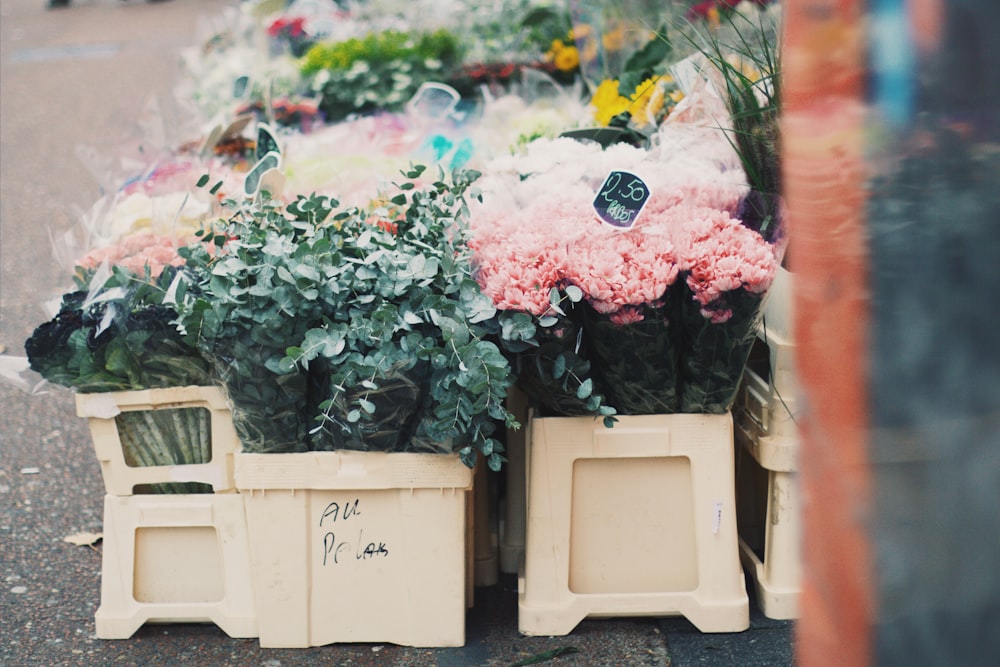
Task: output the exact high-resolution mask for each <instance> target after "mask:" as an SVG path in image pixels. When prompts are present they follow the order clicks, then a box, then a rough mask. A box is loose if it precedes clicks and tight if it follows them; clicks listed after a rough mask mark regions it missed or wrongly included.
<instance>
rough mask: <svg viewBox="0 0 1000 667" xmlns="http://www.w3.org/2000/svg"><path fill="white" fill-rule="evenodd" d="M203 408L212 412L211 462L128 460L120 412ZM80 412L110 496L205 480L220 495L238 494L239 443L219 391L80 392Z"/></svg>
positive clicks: (227, 405) (224, 398)
mask: <svg viewBox="0 0 1000 667" xmlns="http://www.w3.org/2000/svg"><path fill="white" fill-rule="evenodd" d="M174 408H192V409H193V408H201V409H205V410H208V411H209V414H210V424H211V426H210V437H211V447H212V458H211V460H210V461H209V462H207V463H198V464H189V465H164V466H145V467H133V466H129V465H128V464H127V463H126V462H125V456H124V454H123V452H122V443H121V437H120V436H119V433H118V426H117V424H116V422H115V417H117V416H118V415H119V414H121V413H122V412H132V411H139V410H164V409H174ZM76 414H77V416H79V417H83V418H85V419H87V420H88V422H89V426H90V434H91V438H92V439H93V441H94V449H95V450H96V452H97V458H98V460H99V461H100V463H101V474H102V475H103V477H104V486H105V489H106V490H107V492H108V493H110V494H113V495H117V496H130V495H132V494H133V493H134V488H135V487H136V486H137V485H140V484H158V483H165V482H201V483H203V484H209V485H211V486H212V489H213V490H214V491H215V492H216V493H220V492H226V491H235V489H236V487H235V484H234V482H233V454H234V453H235V452H236V451H237V450H238V449H239V440H238V438H237V436H236V431H235V429H234V428H233V419H232V414H231V412H230V410H229V403H228V401H227V398H226V396H225V393H224V392H223V391H222V390H221V389H219V388H218V387H169V388H165V389H145V390H140V391H117V392H108V393H98V394H77V395H76Z"/></svg>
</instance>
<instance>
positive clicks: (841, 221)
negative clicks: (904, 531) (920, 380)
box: [782, 0, 874, 667]
mask: <svg viewBox="0 0 1000 667" xmlns="http://www.w3.org/2000/svg"><path fill="white" fill-rule="evenodd" d="M863 11H864V3H863V2H861V1H860V0H788V1H787V2H786V4H785V7H784V12H785V13H784V29H785V38H784V47H783V51H782V82H783V86H784V88H783V95H784V109H783V112H782V115H783V120H782V141H783V142H784V144H783V147H782V148H783V157H784V170H785V200H786V204H787V207H788V224H789V233H790V236H791V239H792V241H791V247H790V249H789V252H790V256H789V262H790V266H789V268H790V269H791V270H792V272H793V273H794V274H795V283H794V284H795V304H794V308H793V312H795V322H794V326H795V329H796V330H795V338H796V342H797V346H796V349H797V352H798V357H797V359H796V363H797V364H798V368H799V371H800V381H801V383H802V389H803V398H804V399H805V404H804V407H805V415H806V416H805V419H804V421H803V422H801V423H800V425H799V426H800V428H801V432H802V436H803V447H802V450H801V454H800V457H801V459H800V461H799V470H800V483H801V484H802V498H803V507H802V520H803V541H804V544H803V565H804V572H803V582H802V597H801V600H800V620H799V623H798V626H797V633H798V634H797V639H796V651H797V656H796V657H797V663H798V664H800V665H802V667H813V666H816V665H833V664H837V665H840V666H841V667H855V666H859V665H866V664H868V656H869V655H870V653H871V638H870V632H871V624H872V620H873V614H874V603H873V590H872V579H871V569H872V564H871V559H872V556H871V546H870V543H869V541H868V538H867V535H866V532H865V526H864V523H863V520H864V518H865V516H866V511H867V507H868V504H869V499H870V496H871V480H870V468H869V461H868V452H867V450H866V436H867V433H868V427H869V424H868V419H869V417H868V414H867V402H868V397H867V387H866V383H865V358H866V356H867V355H866V349H865V348H866V345H867V335H868V316H869V314H868V298H867V263H868V257H867V251H866V248H865V239H864V234H865V223H864V205H865V200H864V194H863V185H864V182H863V179H864V164H863V159H864V156H863V152H862V151H863V148H864V146H863V128H864V106H863V103H862V99H861V97H862V91H863V88H862V86H863V78H864V76H863V75H864V70H863V48H864V43H863V39H864V35H863V30H862V17H863Z"/></svg>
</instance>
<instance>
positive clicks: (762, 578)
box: [733, 271, 802, 619]
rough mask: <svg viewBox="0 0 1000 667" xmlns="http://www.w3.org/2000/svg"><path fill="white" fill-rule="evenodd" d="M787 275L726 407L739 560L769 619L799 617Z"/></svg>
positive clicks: (799, 561) (793, 396)
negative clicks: (733, 449)
mask: <svg viewBox="0 0 1000 667" xmlns="http://www.w3.org/2000/svg"><path fill="white" fill-rule="evenodd" d="M791 276H792V274H789V273H788V272H787V271H783V273H781V274H779V278H782V279H783V280H782V282H780V283H779V282H778V281H777V280H776V283H775V287H777V288H778V293H777V294H774V295H772V297H771V298H770V299H769V301H768V304H769V307H770V309H771V311H769V312H772V311H773V312H774V313H777V315H772V316H771V318H770V319H768V317H767V315H765V325H766V327H762V328H761V330H760V332H759V333H758V341H757V343H756V345H755V350H753V351H751V361H750V364H749V365H748V367H747V370H746V371H745V373H744V375H743V380H742V382H741V384H740V388H739V391H738V392H737V397H736V401H735V404H734V406H733V418H734V422H735V437H736V443H737V477H736V481H737V503H738V507H737V510H738V526H739V534H740V556H741V558H742V560H743V564H744V567H746V569H747V572H748V574H749V576H750V577H751V579H752V581H753V584H754V588H755V589H756V593H757V604H758V606H759V607H760V608H761V611H762V612H763V613H764V615H765V616H767V617H769V618H775V619H794V618H797V617H798V602H799V594H800V587H801V583H800V582H801V577H802V557H801V554H800V546H801V545H800V538H801V518H800V514H801V510H800V499H799V493H798V479H797V474H796V471H797V465H798V464H797V457H798V450H799V433H798V428H797V426H796V421H795V420H796V416H797V413H798V402H799V401H798V383H797V379H796V370H795V346H794V345H793V344H792V342H791V341H790V338H788V337H790V336H791V330H790V313H789V312H788V308H789V306H788V304H787V303H786V305H785V306H782V305H781V304H782V302H783V301H786V302H787V301H790V296H791V295H790V289H791V287H790V281H791ZM772 289H773V288H772ZM774 322H776V323H777V325H776V326H772V323H774ZM755 359H756V361H755Z"/></svg>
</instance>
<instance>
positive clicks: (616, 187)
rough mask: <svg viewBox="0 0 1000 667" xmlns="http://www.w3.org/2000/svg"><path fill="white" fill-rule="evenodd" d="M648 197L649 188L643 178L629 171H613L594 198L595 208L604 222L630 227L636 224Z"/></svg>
mask: <svg viewBox="0 0 1000 667" xmlns="http://www.w3.org/2000/svg"><path fill="white" fill-rule="evenodd" d="M647 199H649V188H647V187H646V184H645V183H643V182H642V179H641V178H639V177H638V176H636V175H635V174H630V173H628V172H627V171H613V172H611V173H610V174H608V178H607V179H606V180H605V181H604V185H602V186H601V189H600V191H599V192H598V193H597V197H595V198H594V210H595V211H596V212H597V217H598V218H600V219H601V221H602V222H606V223H607V224H609V225H611V226H612V227H617V228H618V229H628V228H629V227H631V226H632V225H634V224H635V219H636V218H637V217H639V212H640V211H642V207H643V206H645V204H646V200H647Z"/></svg>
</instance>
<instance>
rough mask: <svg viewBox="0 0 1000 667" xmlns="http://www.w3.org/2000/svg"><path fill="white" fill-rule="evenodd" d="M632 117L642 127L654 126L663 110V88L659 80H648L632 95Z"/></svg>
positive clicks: (637, 87)
mask: <svg viewBox="0 0 1000 667" xmlns="http://www.w3.org/2000/svg"><path fill="white" fill-rule="evenodd" d="M632 108H633V113H632V117H633V118H634V119H635V122H636V123H637V124H638V125H640V126H645V125H653V124H655V123H656V116H657V114H658V113H660V111H661V110H662V109H663V87H662V84H661V83H660V81H659V80H658V79H657V78H651V79H646V80H645V81H643V82H642V83H640V84H639V85H638V86H636V87H635V92H633V93H632Z"/></svg>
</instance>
